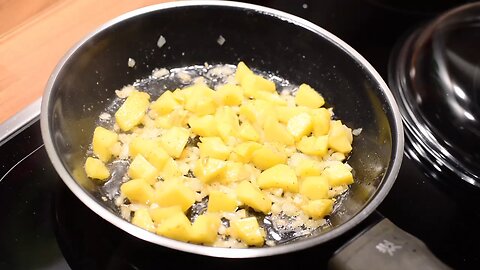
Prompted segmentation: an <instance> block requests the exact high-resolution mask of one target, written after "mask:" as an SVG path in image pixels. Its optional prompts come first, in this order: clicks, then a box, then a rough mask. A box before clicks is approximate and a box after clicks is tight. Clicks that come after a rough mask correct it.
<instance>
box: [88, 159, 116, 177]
mask: <svg viewBox="0 0 480 270" xmlns="http://www.w3.org/2000/svg"><path fill="white" fill-rule="evenodd" d="M85 172H86V173H87V176H88V177H90V178H93V179H99V180H105V179H108V178H109V177H110V172H109V171H108V168H107V166H105V163H103V161H101V160H100V159H96V158H92V157H88V158H87V161H86V162H85Z"/></svg>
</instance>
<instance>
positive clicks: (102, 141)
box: [92, 127, 118, 162]
mask: <svg viewBox="0 0 480 270" xmlns="http://www.w3.org/2000/svg"><path fill="white" fill-rule="evenodd" d="M117 142H118V135H117V133H115V132H113V131H110V130H108V129H106V128H103V127H96V128H95V130H94V131H93V141H92V148H93V153H94V154H95V155H96V156H97V157H98V158H99V159H100V160H101V161H103V162H108V161H109V160H110V158H111V157H112V147H113V146H114V145H115V144H116V143H117Z"/></svg>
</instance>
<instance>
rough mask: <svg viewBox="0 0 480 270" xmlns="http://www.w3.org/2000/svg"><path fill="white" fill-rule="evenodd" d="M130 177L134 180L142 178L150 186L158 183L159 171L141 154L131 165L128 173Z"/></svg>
mask: <svg viewBox="0 0 480 270" xmlns="http://www.w3.org/2000/svg"><path fill="white" fill-rule="evenodd" d="M127 174H128V176H130V178H132V179H136V178H141V179H143V180H145V181H147V182H148V183H149V184H150V185H153V184H155V182H157V177H158V170H157V168H155V166H153V165H152V164H151V163H150V162H148V161H147V160H146V159H145V158H144V157H143V156H142V155H141V154H138V155H137V156H136V157H135V158H134V159H133V161H132V163H130V166H129V167H128V171H127Z"/></svg>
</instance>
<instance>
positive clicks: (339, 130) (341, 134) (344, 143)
mask: <svg viewBox="0 0 480 270" xmlns="http://www.w3.org/2000/svg"><path fill="white" fill-rule="evenodd" d="M352 140H353V136H352V131H351V129H350V128H348V127H346V126H345V125H343V124H342V122H341V121H340V120H334V121H331V123H330V130H329V132H328V146H329V147H330V148H332V149H333V150H335V151H338V152H341V153H344V154H348V153H350V152H351V151H352Z"/></svg>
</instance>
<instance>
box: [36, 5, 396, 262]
mask: <svg viewBox="0 0 480 270" xmlns="http://www.w3.org/2000/svg"><path fill="white" fill-rule="evenodd" d="M189 6H202V7H207V6H221V7H230V8H240V9H247V10H251V11H253V12H256V13H261V14H265V15H267V16H273V17H276V18H278V19H280V20H284V21H287V22H289V23H293V24H296V25H298V26H300V27H302V28H304V29H305V30H308V31H311V32H313V33H315V34H317V35H319V36H321V37H323V38H326V39H327V40H329V42H332V43H333V44H335V45H336V46H337V47H339V48H341V49H342V50H344V51H345V52H346V53H348V54H349V55H350V57H352V58H353V59H354V60H355V61H357V62H358V63H359V64H360V65H361V66H362V68H364V69H365V70H367V71H368V73H369V74H370V75H371V77H372V79H374V80H375V82H376V83H377V84H378V87H379V88H380V89H381V93H382V94H383V95H384V96H385V100H386V101H387V105H388V106H389V108H388V109H389V110H390V111H391V114H392V119H393V121H392V123H391V129H392V130H391V132H392V138H393V140H392V146H393V148H392V153H391V163H390V164H389V166H388V169H387V171H386V172H385V177H384V179H383V180H382V183H381V186H379V188H378V190H377V191H376V194H374V195H373V196H372V198H371V199H370V201H369V202H367V203H366V205H365V207H364V208H363V209H361V210H359V211H358V213H356V214H355V215H354V216H353V217H352V218H350V219H349V220H348V221H346V222H345V223H343V224H341V225H339V226H336V227H334V228H333V229H331V230H330V231H328V232H327V233H325V234H321V235H319V236H316V237H313V238H310V239H305V240H302V241H295V242H292V243H289V244H287V245H279V246H273V247H262V248H220V247H209V246H199V245H197V244H191V243H186V242H181V241H177V240H173V239H169V238H166V237H162V236H159V235H156V234H154V233H150V232H148V231H146V230H143V229H141V228H139V227H137V226H135V225H133V224H131V223H130V222H128V221H126V220H124V219H122V218H121V217H119V216H117V215H115V214H114V213H112V212H110V211H109V210H108V209H106V208H105V207H104V206H102V205H101V204H100V203H98V202H97V201H96V200H95V199H94V198H93V197H92V196H91V195H90V194H88V193H87V192H85V190H84V189H83V188H82V187H81V186H80V185H79V184H78V183H77V182H76V181H75V180H74V179H73V177H72V176H71V175H70V174H69V173H68V172H67V170H66V168H64V166H63V165H62V162H61V160H60V157H59V156H58V154H57V152H56V150H55V147H54V143H53V140H52V136H51V132H50V124H49V122H50V121H49V119H50V118H51V115H50V113H49V107H50V105H51V102H50V101H51V99H50V96H51V95H52V92H53V91H52V90H53V86H54V84H55V82H56V80H57V77H58V75H59V73H60V72H61V70H62V68H63V67H64V65H65V64H66V63H67V62H68V61H69V60H70V58H71V57H72V56H73V55H74V54H75V52H76V51H77V50H79V49H80V48H81V47H82V45H83V44H85V43H87V42H88V41H89V40H90V39H91V38H93V37H94V36H96V35H97V34H99V33H100V32H102V31H104V30H106V29H108V28H110V27H111V26H113V25H115V24H117V23H119V22H122V21H125V20H127V19H130V18H133V17H136V16H140V15H142V14H145V13H149V12H155V11H158V10H167V9H172V8H185V7H189ZM40 126H41V133H42V139H43V141H44V143H45V148H46V151H47V154H48V156H49V158H50V161H51V162H52V164H53V166H54V168H55V169H56V171H57V173H58V174H59V176H60V178H61V179H62V180H63V182H65V184H66V185H67V187H68V188H69V189H70V190H71V191H72V192H73V193H74V194H75V195H76V197H78V198H79V199H80V200H81V201H82V202H83V203H84V204H85V205H86V206H87V207H89V208H90V209H91V210H92V211H94V212H95V213H96V214H98V215H99V216H101V217H102V218H104V219H105V220H107V221H108V222H110V223H111V224H113V225H115V226H116V227H118V228H120V229H122V230H123V231H125V232H127V233H129V234H131V235H133V236H136V237H137V238H140V239H143V240H145V241H148V242H151V243H154V244H158V245H161V246H164V247H168V248H172V249H176V250H180V251H184V252H189V253H194V254H198V255H207V256H211V257H223V258H253V257H265V256H272V255H279V254H284V253H289V252H292V251H298V250H303V249H306V248H309V247H313V246H316V245H319V244H321V243H324V242H327V241H329V240H331V239H334V238H336V237H338V236H340V235H342V234H344V233H345V232H347V231H349V230H350V229H352V228H353V227H355V226H356V225H357V224H359V223H360V222H362V221H363V220H364V219H365V218H367V217H368V216H369V215H370V214H371V213H373V211H374V210H375V209H376V208H377V206H378V205H379V204H380V203H381V202H382V201H383V199H384V198H385V197H386V196H387V194H388V192H389V191H390V189H391V187H392V186H393V184H394V182H395V180H396V178H397V176H398V173H399V171H400V167H401V163H402V159H403V151H404V150H403V148H404V131H403V123H402V118H401V114H400V111H399V108H398V106H397V103H396V101H395V99H394V96H393V94H392V92H391V91H390V89H389V87H388V86H387V84H386V82H385V81H384V79H383V78H382V77H381V76H380V75H379V73H378V72H377V71H376V70H375V69H374V68H373V66H372V65H371V64H370V63H369V62H368V61H367V60H366V59H365V58H364V57H363V56H362V55H360V54H359V53H358V52H357V51H356V50H355V49H353V48H352V47H351V46H350V45H348V44H347V43H346V42H344V41H343V40H341V39H340V38H338V37H337V36H335V35H334V34H332V33H330V32H329V31H327V30H325V29H323V28H321V27H320V26H318V25H315V24H313V23H312V22H310V21H307V20H305V19H303V18H300V17H298V16H296V15H292V14H289V13H286V12H283V11H280V10H276V9H273V8H269V7H264V6H261V5H256V4H249V3H242V2H235V1H223V0H220V1H213V0H206V1H193V0H191V1H174V2H167V3H160V4H155V5H150V6H146V7H143V8H139V9H136V10H133V11H130V12H127V13H124V14H123V15H120V16H118V17H116V18H114V19H112V20H110V21H108V22H106V23H105V24H103V25H101V26H100V27H98V28H97V29H96V30H94V31H92V32H91V33H90V34H88V35H87V36H85V37H84V38H83V39H81V40H80V41H79V42H77V43H76V44H75V45H74V46H73V47H72V48H71V49H70V50H69V51H68V52H67V53H66V54H65V55H64V56H63V58H62V59H61V60H60V61H59V63H58V64H57V66H56V67H55V69H54V70H53V72H52V74H51V75H50V78H49V80H48V82H47V84H46V87H45V92H44V94H43V98H42V104H41V111H40Z"/></svg>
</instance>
